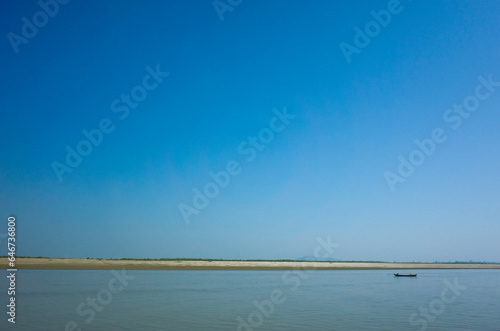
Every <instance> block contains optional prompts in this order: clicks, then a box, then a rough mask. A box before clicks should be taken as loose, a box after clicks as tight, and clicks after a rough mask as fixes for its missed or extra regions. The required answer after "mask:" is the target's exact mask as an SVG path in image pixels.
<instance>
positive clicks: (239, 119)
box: [0, 0, 500, 261]
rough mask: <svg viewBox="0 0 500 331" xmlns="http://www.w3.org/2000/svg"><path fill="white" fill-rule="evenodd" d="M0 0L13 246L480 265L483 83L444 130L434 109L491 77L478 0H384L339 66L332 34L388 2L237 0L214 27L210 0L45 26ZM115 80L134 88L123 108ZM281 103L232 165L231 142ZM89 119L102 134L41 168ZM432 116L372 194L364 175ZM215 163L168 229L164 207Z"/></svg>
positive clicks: (490, 194) (2, 198) (380, 174)
mask: <svg viewBox="0 0 500 331" xmlns="http://www.w3.org/2000/svg"><path fill="white" fill-rule="evenodd" d="M223 2H225V1H223ZM0 7H1V8H0V15H1V19H0V26H1V30H2V33H3V36H4V37H3V42H2V43H0V48H1V49H0V56H1V63H2V64H1V66H2V78H1V82H2V86H1V96H2V98H1V114H2V120H1V121H0V146H1V150H0V151H1V153H0V157H1V161H0V162H1V163H0V211H1V213H0V215H1V217H2V218H3V219H4V221H5V222H2V223H3V224H4V225H3V226H2V228H0V234H1V233H5V232H6V231H7V228H6V223H7V221H6V219H7V217H8V216H9V215H12V214H13V215H15V216H16V217H17V222H18V227H17V238H18V242H17V244H18V248H17V252H18V254H19V255H31V256H53V257H87V256H90V257H104V258H108V257H114V258H120V257H151V258H159V257H202V258H238V259H239V258H241V259H246V258H261V259H271V258H297V257H300V256H304V255H313V251H314V248H315V247H316V245H317V243H316V238H317V237H319V236H323V237H325V236H327V235H330V236H331V238H332V241H335V242H336V243H338V244H340V247H338V248H337V249H336V251H335V253H334V254H333V256H332V257H334V258H339V259H349V260H386V261H393V260H397V261H434V260H441V261H443V260H444V261H449V260H453V261H454V260H487V261H500V255H499V252H500V244H499V241H498V234H499V233H500V222H499V216H500V192H499V190H498V188H499V187H500V173H499V171H498V169H499V168H500V153H499V152H500V148H499V147H500V143H499V142H500V131H499V130H498V125H499V123H500V87H494V86H493V87H492V86H489V88H490V89H491V90H492V92H491V93H490V92H488V89H487V87H484V86H482V87H479V89H480V93H482V94H480V95H481V96H482V98H483V99H485V100H480V101H479V105H476V106H477V110H475V111H470V112H468V113H466V115H467V116H468V117H467V118H463V119H462V122H461V125H460V126H459V127H458V128H456V129H454V127H455V125H456V124H457V122H456V121H457V119H456V118H457V116H459V115H458V113H448V116H449V117H448V121H446V120H445V118H444V117H443V116H444V115H445V113H446V112H447V110H448V109H453V106H454V104H462V103H463V102H464V99H466V98H467V97H469V96H474V95H475V93H476V88H477V86H479V84H481V82H480V81H479V80H478V77H479V76H481V75H482V77H484V78H485V79H488V77H489V75H491V79H492V80H494V81H500V66H499V59H500V48H499V44H498V40H499V38H500V36H499V31H500V20H498V15H499V13H500V3H499V2H498V1H481V2H476V1H456V2H439V1H413V2H409V1H407V0H401V3H400V5H399V7H397V10H398V11H399V12H398V13H396V14H391V21H390V22H389V23H388V24H385V25H386V26H385V27H381V28H380V31H379V32H378V31H375V32H373V31H372V32H371V34H372V35H374V36H373V37H369V38H370V43H369V44H368V45H367V46H366V47H364V48H358V52H357V53H353V54H351V56H350V63H348V61H347V60H346V57H345V55H344V54H343V52H342V49H341V47H340V45H341V43H346V44H349V45H351V46H353V47H355V43H354V38H355V35H356V31H355V30H354V29H355V27H359V28H360V29H362V30H364V29H365V26H366V24H367V23H369V22H370V21H373V20H374V18H373V16H372V15H371V14H370V12H371V11H372V10H374V11H376V12H379V11H380V10H382V9H387V8H388V1H354V2H344V3H340V2H337V1H272V2H269V1H245V0H244V1H242V2H241V3H240V4H239V5H237V6H235V7H231V9H232V11H226V12H224V13H223V14H222V15H223V21H221V19H220V18H219V16H218V14H217V11H216V9H215V8H214V6H213V4H212V1H147V2H143V1H108V2H98V1H71V2H69V3H68V4H64V5H62V4H61V5H59V11H58V13H56V14H55V15H53V16H54V17H50V18H48V20H47V21H48V22H46V24H45V25H43V23H45V22H43V19H44V17H43V14H40V15H38V16H36V13H37V12H39V11H40V10H41V8H40V6H39V5H38V4H37V2H36V1H32V0H30V1H21V2H18V1H6V2H2V3H1V4H0ZM52 10H54V8H52ZM33 15H35V16H36V19H38V20H39V21H38V23H39V24H41V25H42V26H41V27H39V28H38V32H37V33H36V35H34V36H30V38H26V39H24V42H19V40H20V39H16V40H18V43H17V46H15V45H14V46H13V42H12V40H9V33H10V32H12V33H13V34H16V35H17V36H19V38H21V37H22V33H23V32H22V28H23V24H25V21H23V20H22V18H23V17H26V18H27V20H28V21H30V22H32V21H33ZM47 17H48V16H47ZM40 22H41V23H40ZM375 28H376V27H375ZM24 30H26V31H25V33H28V34H29V33H30V32H31V33H33V31H29V28H28V27H25V29H24ZM376 32H378V33H376ZM12 36H13V35H12V34H10V37H11V39H12V38H13V37H12ZM365 41H366V40H365ZM358 42H359V40H358ZM15 48H17V53H16V51H15ZM157 65H159V70H160V71H161V72H168V73H169V75H168V76H166V74H165V75H164V76H166V77H157V78H158V81H160V83H159V84H156V83H157V81H155V80H154V79H153V78H152V77H149V78H148V77H146V75H148V74H149V71H154V70H156V69H157ZM148 66H149V68H150V69H149V71H148V69H146V67H148ZM162 75H163V74H162ZM145 77H146V78H147V79H146V83H147V84H148V86H149V87H151V90H149V91H146V90H144V89H143V88H142V87H138V88H136V87H137V86H142V85H143V79H144V78H145ZM152 86H154V88H153V87H152ZM134 88H135V90H134ZM141 89H142V90H141ZM495 89H497V90H495ZM131 91H135V93H136V95H138V96H139V97H142V95H141V94H140V92H141V91H142V92H144V91H146V93H147V96H146V97H145V98H144V100H142V101H140V102H138V103H137V104H134V105H133V107H135V108H132V106H126V103H125V101H121V100H120V98H121V95H122V94H130V93H131ZM137 93H139V94H137ZM485 94H488V97H484V95H485ZM115 100H118V101H117V104H115V106H116V107H122V108H121V109H122V110H120V111H118V112H113V110H112V104H113V102H114V101H115ZM468 100H469V101H471V100H472V101H473V100H474V98H472V99H471V98H469V99H468ZM475 100H478V99H477V98H476V99H475ZM116 107H115V111H117V108H116ZM284 107H286V111H287V112H288V113H289V114H293V115H295V117H294V118H293V119H290V120H289V123H288V124H286V125H284V124H283V123H284V122H283V121H281V122H278V121H275V122H273V123H274V124H275V126H278V124H279V128H280V129H283V130H282V131H281V132H276V133H273V134H274V136H273V137H271V139H270V140H271V141H269V142H268V143H267V145H263V146H265V148H263V150H262V151H257V152H256V153H255V157H254V158H253V159H251V161H248V159H249V158H250V156H251V155H250V152H248V154H244V153H240V152H241V150H240V151H239V150H238V147H239V146H240V147H241V144H243V147H242V148H243V149H245V148H246V149H247V151H248V149H251V148H253V149H254V151H256V149H255V147H250V146H251V145H250V143H249V140H248V139H249V137H252V136H256V135H257V134H258V133H259V132H261V133H262V132H263V133H262V135H264V136H263V137H265V138H266V139H267V138H269V136H265V134H269V132H271V131H269V130H268V129H266V128H269V127H270V121H271V120H272V119H273V117H275V116H276V115H275V112H276V111H278V112H283V109H284ZM124 108H127V111H128V112H129V113H128V116H127V117H125V118H123V119H120V116H122V115H124V112H125V110H124ZM273 109H276V110H275V112H273ZM290 116H291V115H290ZM450 116H455V117H454V120H453V121H452V119H451V117H450ZM103 119H104V121H106V120H105V119H109V121H110V122H108V124H109V123H111V125H112V126H113V128H114V131H112V132H110V133H104V134H103V138H102V142H101V143H100V144H98V145H97V146H94V147H93V150H92V152H91V153H90V154H89V155H87V156H84V157H82V160H81V163H80V164H79V165H78V166H76V167H74V168H72V167H69V168H71V169H72V172H65V173H64V174H63V175H62V176H61V179H62V180H61V181H60V180H58V176H57V175H56V172H55V171H54V168H53V164H54V162H58V163H59V164H61V165H66V166H67V164H66V161H65V158H66V155H67V153H68V152H67V150H66V146H70V148H73V149H76V148H77V145H78V144H79V142H81V141H82V140H84V139H85V136H84V135H83V134H82V130H88V131H90V130H93V129H96V128H98V127H99V125H100V122H101V121H102V120H103ZM277 123H278V124H277ZM437 128H441V129H442V130H443V131H444V134H445V135H446V138H447V139H446V141H444V142H442V143H436V147H435V150H434V152H433V153H430V155H429V156H426V157H425V161H424V162H423V164H421V165H419V166H417V167H415V169H414V171H413V173H412V174H411V175H410V176H408V177H400V179H401V178H402V179H403V180H404V181H403V182H397V183H396V184H394V185H393V188H394V190H391V189H390V185H388V182H387V180H386V176H385V175H384V174H387V172H391V173H393V174H394V175H397V176H399V175H400V174H399V173H398V166H399V165H400V160H399V159H398V157H399V156H402V157H404V158H406V159H408V157H409V155H410V153H412V151H414V150H415V149H416V148H417V147H416V145H415V143H414V140H416V139H419V140H423V139H427V138H431V136H432V132H433V130H434V129H437ZM263 129H264V131H262V130H263ZM268 140H269V139H268ZM83 144H85V143H83ZM245 144H246V145H245ZM82 146H83V145H82ZM84 147H85V146H84ZM259 147H260V145H259ZM82 148H83V147H82ZM417 154H418V153H417ZM417 154H415V155H417ZM422 155H423V154H422ZM417 156H418V155H417ZM231 160H235V161H236V162H238V170H239V171H240V173H239V174H238V175H234V176H231V177H230V183H229V184H228V185H227V186H226V187H224V188H220V189H219V190H220V192H219V194H218V195H217V196H216V197H215V198H212V199H209V205H208V206H207V207H206V208H204V209H203V210H200V211H199V213H198V214H197V215H194V214H193V215H191V216H190V217H189V219H190V223H189V224H186V222H185V220H184V218H183V216H182V214H181V212H180V209H179V205H180V204H185V205H186V206H190V207H193V202H192V200H193V196H194V193H193V189H196V188H197V189H200V190H203V189H204V187H205V185H206V184H207V183H210V182H213V180H212V179H211V177H210V175H209V174H210V172H219V171H221V170H224V169H225V168H226V166H227V164H228V162H230V161H231ZM0 240H3V241H2V243H1V245H2V246H3V245H4V244H5V239H4V238H2V237H0ZM2 250H3V251H4V252H6V249H5V248H3V249H2ZM0 255H1V253H0ZM3 255H5V254H3Z"/></svg>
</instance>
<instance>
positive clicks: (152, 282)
mask: <svg viewBox="0 0 500 331" xmlns="http://www.w3.org/2000/svg"><path fill="white" fill-rule="evenodd" d="M399 272H400V273H402V271H399ZM412 272H413V273H418V277H417V278H395V277H394V276H393V275H392V272H391V271H386V270H384V271H378V270H377V271H313V272H308V273H305V272H304V271H302V272H301V273H303V274H300V275H299V274H298V273H296V274H294V273H290V272H286V271H127V272H126V273H125V275H126V277H135V278H134V279H128V280H127V279H121V281H122V282H120V280H118V278H120V276H119V277H118V278H117V277H116V275H114V274H112V273H111V272H110V271H79V270H78V271H58V270H20V271H19V272H18V275H17V276H18V279H17V289H18V291H17V296H16V298H17V299H16V300H17V322H16V324H15V326H13V325H11V323H8V322H7V321H6V317H7V316H6V304H7V300H8V299H7V293H6V292H7V287H8V286H7V281H6V277H5V274H6V272H5V271H3V272H2V274H3V275H4V276H3V277H2V279H1V280H0V299H1V302H3V303H2V307H4V308H3V310H4V311H3V312H2V314H1V316H2V319H1V321H0V329H1V330H7V329H16V330H64V329H65V327H66V325H68V330H71V328H70V326H71V324H68V323H71V322H74V323H75V324H78V327H80V328H81V330H176V331H180V330H424V329H427V330H481V331H484V330H500V270H472V271H470V270H418V271H415V270H412ZM119 273H121V272H119ZM300 276H302V277H300ZM113 279H114V280H113ZM445 280H448V281H449V283H448V285H446V284H445ZM455 280H456V281H457V283H458V286H456V285H453V283H454V282H455ZM124 284H126V286H124ZM464 287H466V288H464ZM113 292H114V293H113ZM442 295H443V296H442ZM96 297H97V300H96V302H95V303H93V302H92V301H90V303H87V298H96ZM272 299H273V300H274V303H273V301H272ZM445 301H446V302H445ZM255 303H257V305H259V303H260V304H261V307H260V309H261V311H259V309H258V308H257V306H256V305H255ZM419 308H421V309H422V312H419ZM77 310H78V311H79V312H77ZM412 314H413V315H412ZM410 316H413V317H412V318H413V319H412V321H411V322H410ZM241 321H244V322H241ZM242 323H245V324H242Z"/></svg>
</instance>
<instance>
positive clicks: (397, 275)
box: [394, 274, 417, 277]
mask: <svg viewBox="0 0 500 331" xmlns="http://www.w3.org/2000/svg"><path fill="white" fill-rule="evenodd" d="M394 276H396V277H417V274H409V275H400V274H394Z"/></svg>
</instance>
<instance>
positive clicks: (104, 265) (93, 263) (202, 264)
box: [0, 258, 500, 270]
mask: <svg viewBox="0 0 500 331" xmlns="http://www.w3.org/2000/svg"><path fill="white" fill-rule="evenodd" d="M0 265H1V266H2V269H7V268H8V267H7V266H8V261H7V258H0ZM16 268H17V269H60V270H112V269H125V270H293V269H303V270H313V269H317V270H385V269H500V264H453V263H449V264H448V263H445V264H436V263H370V262H246V261H213V262H208V261H124V260H120V261H117V260H115V261H113V260H87V259H48V258H17V259H16Z"/></svg>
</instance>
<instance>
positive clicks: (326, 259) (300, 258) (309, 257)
mask: <svg viewBox="0 0 500 331" xmlns="http://www.w3.org/2000/svg"><path fill="white" fill-rule="evenodd" d="M296 260H297V261H330V262H339V261H342V260H339V259H332V258H331V257H315V256H303V257H299V258H298V259H296Z"/></svg>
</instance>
